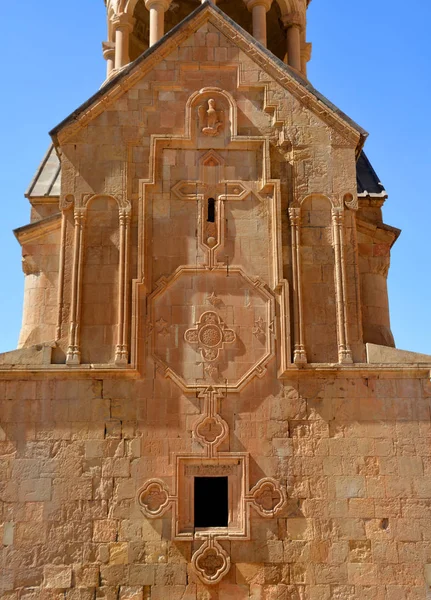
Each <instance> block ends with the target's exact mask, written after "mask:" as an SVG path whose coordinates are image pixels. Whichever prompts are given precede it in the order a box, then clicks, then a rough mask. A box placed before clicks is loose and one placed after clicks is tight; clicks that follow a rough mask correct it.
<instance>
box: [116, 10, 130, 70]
mask: <svg viewBox="0 0 431 600" xmlns="http://www.w3.org/2000/svg"><path fill="white" fill-rule="evenodd" d="M134 21H135V20H134V18H133V17H132V16H130V15H128V14H127V13H121V14H119V15H116V16H115V17H114V19H113V20H112V24H113V26H114V31H115V68H116V69H121V68H122V67H124V66H125V65H127V64H129V62H130V57H129V34H130V32H131V31H132V29H133V23H134Z"/></svg>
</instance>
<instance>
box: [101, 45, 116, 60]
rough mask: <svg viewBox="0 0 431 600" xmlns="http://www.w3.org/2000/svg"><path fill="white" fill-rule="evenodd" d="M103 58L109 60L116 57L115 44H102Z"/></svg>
mask: <svg viewBox="0 0 431 600" xmlns="http://www.w3.org/2000/svg"><path fill="white" fill-rule="evenodd" d="M102 50H103V58H104V59H105V60H109V59H110V58H114V56H115V44H114V42H102Z"/></svg>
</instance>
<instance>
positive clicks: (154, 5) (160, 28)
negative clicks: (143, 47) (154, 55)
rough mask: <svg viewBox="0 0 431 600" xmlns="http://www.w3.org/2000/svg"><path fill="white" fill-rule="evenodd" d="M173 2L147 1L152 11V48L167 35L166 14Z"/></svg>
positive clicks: (169, 0) (164, 0) (161, 0)
mask: <svg viewBox="0 0 431 600" xmlns="http://www.w3.org/2000/svg"><path fill="white" fill-rule="evenodd" d="M170 3H171V0H145V6H146V7H147V9H148V10H149V11H150V43H149V45H150V47H151V46H154V44H156V43H157V42H158V41H159V40H160V39H161V38H162V37H163V36H164V34H165V12H166V11H167V10H168V8H169V5H170Z"/></svg>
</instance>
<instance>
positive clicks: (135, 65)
mask: <svg viewBox="0 0 431 600" xmlns="http://www.w3.org/2000/svg"><path fill="white" fill-rule="evenodd" d="M205 21H210V22H211V23H212V24H213V25H214V26H215V27H217V28H218V29H219V30H220V31H222V33H223V34H224V35H226V37H228V38H229V39H230V40H231V42H232V43H233V44H235V45H237V46H238V47H240V49H241V50H242V51H243V52H244V53H245V54H246V55H248V56H249V57H250V58H251V59H252V60H253V61H254V62H255V63H257V64H258V65H259V66H260V67H261V68H262V70H263V71H265V72H266V73H268V74H269V75H270V76H272V77H273V78H274V79H275V80H276V81H277V82H278V83H279V84H280V85H282V86H283V87H285V88H286V89H288V90H289V91H290V92H291V93H292V95H294V96H295V97H296V98H298V100H299V101H300V102H302V103H303V104H306V105H307V107H308V108H309V109H310V110H312V111H313V112H315V113H316V114H317V115H318V116H319V117H320V118H321V119H322V120H324V121H327V122H328V123H329V124H330V125H332V126H333V127H334V128H335V129H338V130H342V131H343V132H344V134H345V135H349V134H350V136H349V137H351V136H354V137H355V138H357V153H358V155H359V152H360V150H361V149H362V147H363V144H364V142H365V139H366V137H367V136H368V133H367V132H366V131H365V130H364V129H362V127H360V126H359V125H358V124H357V123H355V121H353V120H352V119H350V117H348V116H347V115H346V114H345V113H343V112H342V111H341V110H340V109H339V108H337V107H336V106H335V105H334V104H332V102H330V101H329V100H328V99H327V98H326V97H325V96H323V95H322V94H320V92H318V91H317V90H316V89H315V88H314V87H313V86H312V85H311V83H310V82H309V81H308V80H306V79H304V78H303V77H302V76H301V75H300V74H299V73H298V72H297V71H296V70H295V69H292V68H291V67H290V66H289V65H286V64H285V63H284V62H282V61H281V60H280V59H278V58H277V57H276V56H274V55H273V54H272V52H270V51H269V50H268V49H267V48H265V47H264V46H262V45H261V44H260V43H259V42H258V41H257V40H256V39H255V38H254V37H253V36H251V35H250V34H248V33H247V32H246V31H245V30H244V29H243V28H242V27H241V26H240V25H238V23H235V21H233V20H232V19H230V18H229V17H228V16H227V15H226V14H225V13H224V12H223V11H222V10H220V9H219V8H218V7H217V6H216V5H215V4H213V3H212V2H210V1H209V0H206V1H205V2H204V3H203V4H201V5H200V6H199V7H198V8H197V9H196V10H195V11H193V12H192V13H191V14H190V15H188V16H187V17H186V18H185V19H183V21H181V22H180V23H179V24H178V25H176V26H175V27H174V28H173V29H171V30H170V31H169V32H168V33H167V34H166V35H164V36H163V37H162V38H161V39H160V40H159V41H158V42H157V43H156V44H154V45H153V46H151V48H149V49H148V50H146V51H145V52H144V53H143V54H141V56H139V57H138V58H137V59H136V60H135V61H133V62H132V63H130V64H129V65H127V66H126V67H124V68H123V69H122V70H121V71H120V72H119V73H118V74H117V75H116V76H115V77H113V78H112V79H111V80H110V81H108V82H107V83H106V84H105V85H104V86H103V87H102V88H101V89H100V90H99V91H98V92H96V94H94V95H93V96H92V97H91V98H89V99H88V100H87V101H86V102H85V103H84V104H82V105H81V106H80V107H79V108H77V109H76V110H75V111H74V112H73V113H72V114H70V115H69V116H68V117H66V119H64V120H63V121H62V122H61V123H59V125H57V126H56V127H54V129H52V130H51V131H50V135H51V137H52V138H53V141H54V144H56V145H57V144H58V143H59V140H58V136H59V135H60V134H63V135H64V131H65V130H66V129H70V135H72V134H73V132H75V131H77V130H78V129H80V128H81V127H83V126H84V125H85V124H86V123H88V122H89V121H91V120H92V119H93V118H95V117H96V116H98V115H99V114H100V113H102V112H103V111H104V110H105V107H106V105H107V104H109V103H111V102H114V101H115V100H117V99H118V98H119V97H120V96H121V95H122V94H124V93H125V92H126V91H127V90H128V89H130V88H131V87H132V86H133V85H134V83H135V82H136V81H138V80H139V79H141V78H142V77H143V76H144V74H145V73H146V72H147V71H149V70H150V69H151V68H153V67H154V65H155V64H156V63H158V62H161V61H162V60H163V59H164V57H165V56H166V55H168V54H169V53H170V52H171V51H172V49H173V48H175V47H177V46H178V45H179V44H180V43H181V42H182V40H183V39H186V38H187V37H189V36H190V35H191V32H192V31H193V30H197V29H198V28H199V27H200V26H201V25H202V24H203V23H204V22H205Z"/></svg>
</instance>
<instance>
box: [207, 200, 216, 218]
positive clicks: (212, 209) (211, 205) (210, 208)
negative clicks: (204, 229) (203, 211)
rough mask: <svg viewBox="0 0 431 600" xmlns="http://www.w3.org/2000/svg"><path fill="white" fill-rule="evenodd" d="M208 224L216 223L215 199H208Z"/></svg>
mask: <svg viewBox="0 0 431 600" xmlns="http://www.w3.org/2000/svg"><path fill="white" fill-rule="evenodd" d="M207 222H208V223H215V200H214V198H209V199H208V210H207Z"/></svg>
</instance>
